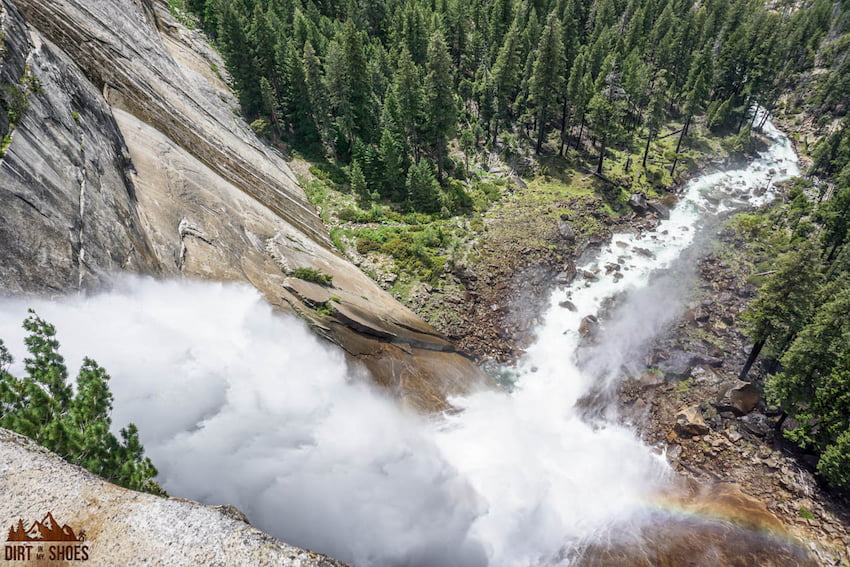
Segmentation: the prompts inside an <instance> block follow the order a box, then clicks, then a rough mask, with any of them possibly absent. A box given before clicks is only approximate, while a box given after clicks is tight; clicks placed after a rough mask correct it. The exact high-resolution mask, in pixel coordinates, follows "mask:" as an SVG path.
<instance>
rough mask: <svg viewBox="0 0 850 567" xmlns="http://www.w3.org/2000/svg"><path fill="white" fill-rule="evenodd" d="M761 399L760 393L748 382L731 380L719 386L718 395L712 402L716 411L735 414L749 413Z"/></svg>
mask: <svg viewBox="0 0 850 567" xmlns="http://www.w3.org/2000/svg"><path fill="white" fill-rule="evenodd" d="M760 401H761V393H760V392H759V390H758V388H756V387H755V386H754V385H753V384H751V383H750V382H744V381H742V380H732V381H729V382H726V383H725V384H723V385H722V386H721V388H720V396H719V397H718V398H717V401H715V402H714V404H713V405H714V407H716V408H717V410H718V411H731V412H732V413H734V414H735V415H737V416H742V415H746V414H748V413H750V412H751V411H752V410H753V408H755V407H756V406H757V405H758V403H759V402H760Z"/></svg>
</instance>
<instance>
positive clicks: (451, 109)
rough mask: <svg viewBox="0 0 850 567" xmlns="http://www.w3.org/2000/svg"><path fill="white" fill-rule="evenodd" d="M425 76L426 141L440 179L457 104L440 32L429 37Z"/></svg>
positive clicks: (452, 129)
mask: <svg viewBox="0 0 850 567" xmlns="http://www.w3.org/2000/svg"><path fill="white" fill-rule="evenodd" d="M426 70H427V75H426V77H425V104H426V108H427V109H428V110H427V116H428V118H427V121H426V124H425V137H426V141H427V143H428V145H429V147H430V148H431V151H432V153H433V155H434V157H435V158H436V161H437V179H438V180H440V181H442V179H443V160H444V159H445V157H446V153H447V151H448V141H449V139H450V138H451V137H453V136H454V133H455V126H456V124H457V107H456V106H455V98H454V80H453V78H452V66H451V59H450V57H449V53H448V47H447V46H446V40H445V39H443V34H442V32H441V31H439V30H437V31H436V32H434V34H433V35H432V36H431V41H430V43H429V44H428V64H427V66H426Z"/></svg>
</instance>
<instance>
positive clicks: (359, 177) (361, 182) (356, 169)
mask: <svg viewBox="0 0 850 567" xmlns="http://www.w3.org/2000/svg"><path fill="white" fill-rule="evenodd" d="M348 179H349V181H350V183H351V192H352V193H354V194H355V195H357V196H358V197H359V198H360V200H361V201H362V202H364V203H368V202H369V199H370V195H369V187H368V185H367V184H366V177H365V176H364V175H363V168H362V167H361V166H360V162H359V161H358V160H356V159H355V160H354V161H352V162H351V166H350V167H349V168H348Z"/></svg>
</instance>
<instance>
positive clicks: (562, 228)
mask: <svg viewBox="0 0 850 567" xmlns="http://www.w3.org/2000/svg"><path fill="white" fill-rule="evenodd" d="M558 234H559V235H561V238H563V239H564V240H566V241H567V242H575V240H576V231H575V229H574V228H573V225H571V224H570V223H568V222H567V221H563V220H559V221H558Z"/></svg>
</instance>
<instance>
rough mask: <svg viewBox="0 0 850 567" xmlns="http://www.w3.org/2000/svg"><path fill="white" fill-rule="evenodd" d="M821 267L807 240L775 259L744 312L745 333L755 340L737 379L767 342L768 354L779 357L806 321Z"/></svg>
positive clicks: (817, 256)
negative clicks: (769, 347) (768, 274)
mask: <svg viewBox="0 0 850 567" xmlns="http://www.w3.org/2000/svg"><path fill="white" fill-rule="evenodd" d="M822 269H823V268H822V266H821V263H820V259H819V254H818V253H817V250H816V249H815V247H814V245H813V244H812V243H811V242H808V241H807V242H806V243H803V244H801V245H800V246H799V248H798V249H795V250H791V251H789V252H786V253H785V254H783V255H782V256H780V257H779V258H778V259H777V260H776V267H775V270H776V271H775V272H774V273H773V274H772V275H771V276H770V279H768V280H767V281H766V282H765V284H764V285H763V286H762V287H761V288H760V289H759V295H758V298H757V299H756V300H755V301H753V302H752V303H751V304H750V306H749V308H748V310H747V312H746V313H745V314H744V320H745V321H746V323H747V332H748V335H749V337H750V339H752V340H753V341H755V342H754V344H753V348H752V350H751V351H750V355H749V357H748V358H747V361H746V363H745V364H744V368H743V369H742V370H741V374H740V376H739V378H740V379H741V380H744V379H745V378H746V377H747V374H748V373H749V371H750V368H751V367H752V365H753V363H754V362H755V361H756V358H757V357H758V356H759V354H760V353H761V350H762V349H763V348H764V346H765V345H766V344H768V342H770V343H771V349H770V352H769V354H770V355H771V357H772V358H779V357H780V356H781V355H782V354H783V353H784V352H785V349H786V348H787V347H788V344H789V343H790V342H791V341H792V340H794V337H795V336H796V335H797V333H798V332H799V331H800V329H802V328H803V326H804V325H805V324H806V322H807V321H808V319H809V317H810V316H811V313H812V309H813V308H814V301H815V296H816V294H815V291H816V290H817V288H818V285H819V284H820V282H821V277H822Z"/></svg>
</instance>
